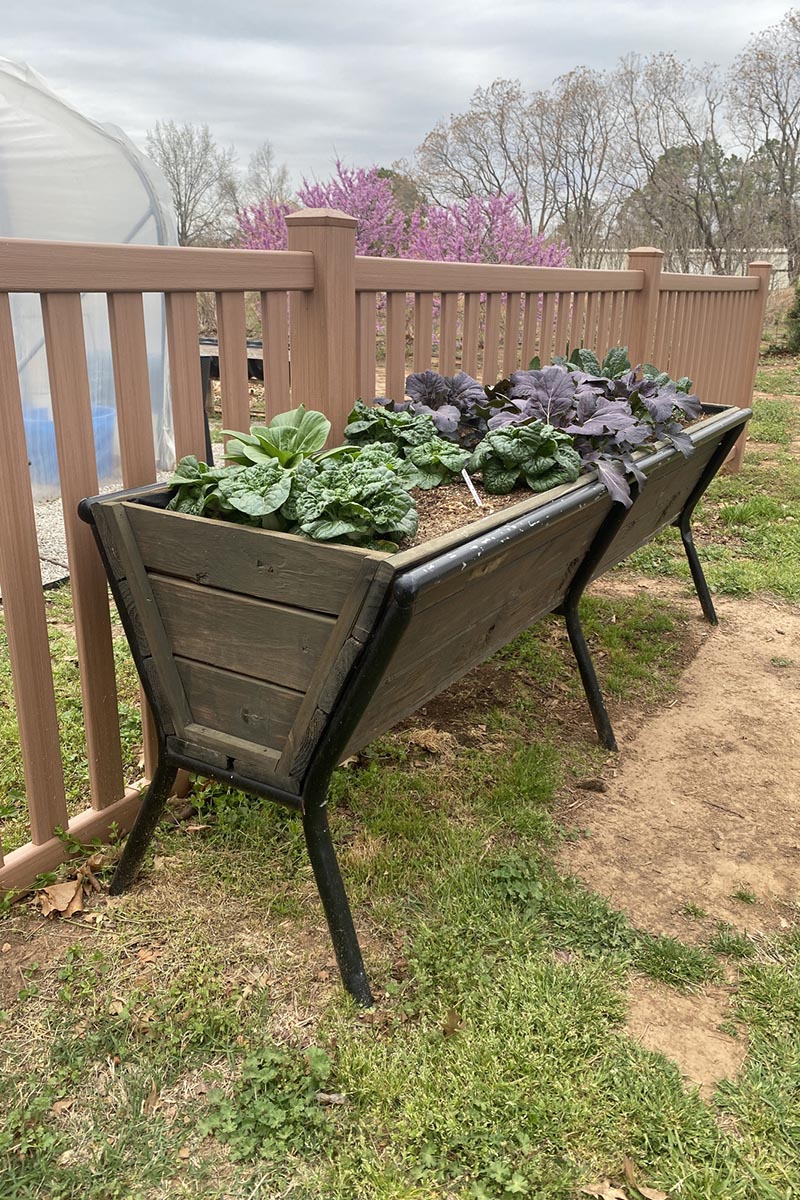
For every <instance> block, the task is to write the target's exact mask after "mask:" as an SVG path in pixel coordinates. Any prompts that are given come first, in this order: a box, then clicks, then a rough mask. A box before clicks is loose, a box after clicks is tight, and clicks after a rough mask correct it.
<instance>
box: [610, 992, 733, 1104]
mask: <svg viewBox="0 0 800 1200" xmlns="http://www.w3.org/2000/svg"><path fill="white" fill-rule="evenodd" d="M730 1000H731V997H730V993H729V991H728V990H727V989H726V988H722V987H706V988H704V989H703V991H702V992H699V993H695V994H693V995H682V994H681V993H680V992H676V991H675V990H674V989H673V988H669V987H667V986H666V985H665V984H659V983H654V982H653V981H652V980H648V979H635V980H633V982H632V983H631V985H630V987H629V990H628V1021H627V1024H628V1033H629V1034H630V1035H631V1037H632V1038H633V1039H634V1040H635V1041H637V1042H639V1043H640V1044H641V1045H642V1046H644V1047H645V1049H646V1050H655V1051H657V1052H658V1053H659V1054H664V1055H666V1057H667V1058H671V1059H672V1060H673V1062H675V1063H677V1065H678V1069H679V1070H680V1073H681V1075H682V1076H683V1078H684V1080H685V1082H686V1083H687V1084H690V1085H692V1084H693V1085H695V1086H696V1087H697V1088H699V1091H700V1095H701V1096H703V1097H704V1099H706V1100H708V1099H710V1097H711V1095H712V1093H713V1091H714V1088H715V1087H716V1085H717V1083H719V1081H720V1079H733V1078H734V1076H735V1075H736V1074H737V1072H738V1071H739V1070H740V1069H741V1067H742V1063H743V1062H744V1059H745V1055H746V1054H747V1040H746V1038H745V1037H744V1036H743V1035H742V1036H739V1037H732V1036H731V1035H730V1034H728V1033H723V1032H722V1031H721V1030H720V1029H719V1026H720V1024H721V1023H722V1022H724V1021H730V1019H731V1012H730ZM737 1028H738V1027H737Z"/></svg>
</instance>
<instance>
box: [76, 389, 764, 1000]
mask: <svg viewBox="0 0 800 1200" xmlns="http://www.w3.org/2000/svg"><path fill="white" fill-rule="evenodd" d="M749 415H750V413H749V410H741V409H738V408H736V409H730V408H728V409H718V410H714V411H709V413H708V415H707V416H706V417H705V418H704V419H703V420H702V421H701V422H699V423H697V424H696V425H694V426H693V427H692V429H691V430H690V434H691V437H692V441H693V442H694V444H695V452H694V453H693V454H692V455H691V456H690V457H688V458H684V457H683V456H682V455H681V454H679V453H678V452H677V451H675V450H673V449H672V448H665V449H659V450H656V451H654V452H652V453H648V454H646V455H644V456H642V457H641V460H640V466H641V469H642V470H643V471H644V473H645V474H646V476H647V485H646V486H645V487H644V488H643V489H642V491H641V494H640V495H639V496H638V497H637V498H636V499H635V501H634V504H633V505H632V507H631V508H630V509H627V510H626V509H623V508H622V506H621V505H618V504H613V503H612V501H611V499H610V497H609V495H608V493H607V492H606V491H605V489H604V488H603V487H602V485H601V484H599V483H598V482H597V480H596V478H595V477H594V476H593V475H587V476H582V477H581V479H579V480H578V481H576V482H575V483H573V484H568V485H565V486H562V487H559V488H555V489H553V490H552V491H550V492H546V493H544V494H542V495H538V496H528V497H526V498H525V499H523V500H522V501H520V503H519V504H516V505H514V506H512V507H510V508H506V509H504V510H503V511H501V512H499V513H495V514H493V515H492V516H489V517H487V518H485V519H483V520H481V521H478V522H475V523H474V524H472V525H469V526H465V527H463V528H461V529H458V530H455V531H454V532H452V533H448V534H445V535H443V536H442V537H439V538H436V539H434V540H432V541H428V542H424V543H423V544H421V545H419V546H415V547H414V548H413V549H411V550H406V551H400V552H399V553H395V554H385V553H380V552H376V551H368V550H361V549H358V548H350V547H346V546H342V545H338V544H332V543H322V542H312V541H309V540H306V539H304V538H300V537H297V536H295V535H292V534H284V533H276V532H272V531H268V530H261V529H255V528H249V527H245V526H239V525H233V524H230V523H226V522H221V521H215V520H209V519H206V518H201V517H192V516H187V515H184V514H180V513H174V512H168V511H166V510H165V507H164V506H165V504H166V502H167V499H168V493H167V489H166V488H164V487H158V486H156V487H151V488H144V489H140V490H138V491H130V492H121V493H116V494H115V495H112V496H106V497H104V496H100V497H96V498H94V499H93V500H88V501H84V503H83V505H82V515H83V516H84V517H85V519H86V520H88V521H90V522H91V523H92V525H93V527H94V531H95V535H96V538H97V541H98V545H99V547H100V551H101V554H102V556H103V559H104V562H105V565H106V569H107V571H108V576H109V581H110V584H111V588H112V591H113V593H114V597H115V600H116V602H117V605H118V607H119V610H120V614H121V617H122V620H123V623H124V626H125V630H126V633H127V635H128V638H129V641H130V643H131V648H132V651H133V654H134V657H135V660H136V663H137V668H138V670H139V673H140V676H141V679H142V683H143V686H144V689H145V691H146V693H147V696H148V699H149V700H150V703H151V706H152V708H153V712H154V716H155V719H156V723H157V726H158V729H159V735H160V738H161V743H162V759H163V763H164V772H163V776H162V777H160V778H159V780H158V781H154V784H153V786H152V787H151V792H153V793H155V792H159V791H163V790H164V786H166V787H167V789H168V786H169V784H170V783H171V782H172V778H173V777H174V771H175V770H176V769H177V768H178V767H180V766H184V767H187V768H188V769H190V770H193V771H198V772H201V773H205V774H208V775H211V776H213V777H215V778H218V779H223V780H226V781H228V782H231V783H234V784H236V785H238V786H241V787H242V788H244V789H245V790H252V791H256V792H260V793H264V794H268V795H270V796H273V797H274V798H275V799H278V800H281V801H282V802H284V803H287V804H290V805H292V806H294V807H296V808H298V809H300V810H301V811H302V812H303V814H304V821H305V823H306V832H307V836H308V837H309V850H310V851H311V854H312V862H314V867H315V872H316V874H317V879H318V883H320V890H321V893H322V897H323V902H324V903H325V905H326V911H327V915H328V919H329V922H330V923H331V930H332V934H333V937H334V944H335V945H336V948H337V954H338V955H339V959H340V965H341V966H342V970H343V975H344V977H345V983H346V985H347V986H348V987H349V988H350V990H351V991H352V992H353V993H354V994H355V995H357V996H358V997H359V998H360V999H362V1000H363V999H365V998H368V997H369V990H368V986H367V984H366V976H365V975H364V974H363V966H362V965H361V960H360V953H357V951H358V945H357V942H356V943H355V952H356V958H354V955H353V946H352V945H350V944H349V943H348V945H344V944H343V943H341V938H342V937H345V940H346V939H347V938H349V937H350V931H352V922H351V921H350V918H349V910H347V911H346V921H345V922H344V923H345V925H347V922H349V929H344V932H343V926H342V920H343V916H342V911H341V902H342V901H343V903H344V906H345V909H346V897H344V892H343V890H342V892H341V896H339V897H338V898H334V899H332V898H331V897H330V896H328V897H327V898H326V894H325V887H326V884H325V882H324V881H323V880H321V878H320V871H321V869H322V868H321V867H319V864H318V862H317V861H316V858H318V857H319V854H320V849H319V846H317V847H316V849H315V848H314V846H313V845H312V842H313V841H314V839H317V840H318V838H319V837H322V838H323V840H324V839H325V837H326V836H327V825H326V823H325V821H324V798H325V791H326V787H327V781H328V778H329V776H330V772H331V771H332V770H333V768H334V767H335V765H336V763H337V762H339V761H341V759H342V758H344V757H346V756H348V755H351V754H353V753H354V752H355V751H357V750H359V749H360V748H361V747H363V746H364V745H366V744H367V743H368V742H369V741H370V740H371V739H372V738H374V737H376V736H377V735H378V734H380V733H383V732H384V731H385V730H387V729H389V728H391V727H392V726H393V725H394V724H396V723H397V722H398V721H399V720H401V719H402V718H403V717H405V716H407V715H408V714H409V713H412V712H414V710H415V709H417V708H419V707H420V706H422V705H424V704H425V703H426V702H427V701H428V700H430V699H431V698H432V697H433V696H435V695H436V694H437V693H439V692H441V691H442V690H443V689H445V688H446V687H448V686H449V685H450V684H451V683H453V682H454V681H455V680H457V679H459V678H460V677H461V676H462V675H463V674H465V672H467V671H468V670H469V669H470V668H471V667H473V666H475V665H476V664H478V663H480V662H482V661H483V660H484V659H486V658H487V657H488V656H489V655H491V654H492V653H493V652H494V651H496V650H498V649H499V648H500V647H502V646H503V645H505V644H506V643H507V642H509V641H510V640H511V639H512V638H513V637H514V636H515V635H516V634H518V633H519V632H520V631H521V630H523V629H526V628H527V627H528V626H529V625H531V624H532V622H534V621H536V620H537V619H538V618H540V617H542V616H544V615H546V614H547V613H550V612H553V611H555V610H559V611H563V612H564V615H565V617H566V618H567V623H568V628H569V631H570V638H571V640H572V644H573V648H574V649H575V651H576V655H577V657H578V662H579V667H580V669H581V675H582V677H583V681H584V685H585V686H586V688H587V694H588V696H589V700H590V703H591V705H592V711H593V713H594V716H595V722H596V724H597V726H598V732H599V733H600V735H601V737H602V738H603V740H604V741H605V742H606V744H608V745H613V744H614V743H613V733H612V732H611V727H610V725H609V724H608V718H607V715H606V714H605V708H604V706H603V702H602V697H601V695H600V692H599V689H598V687H597V681H596V678H595V677H594V672H593V669H592V666H591V661H590V659H589V656H588V651H587V650H586V647H585V643H584V642H583V638H582V634H581V632H580V623H579V619H578V614H577V603H578V600H579V598H580V595H581V593H582V591H583V589H584V588H585V586H586V585H587V584H588V583H589V582H590V580H591V579H592V578H594V577H596V576H597V575H600V574H602V573H603V572H605V571H607V570H608V569H609V568H610V567H612V566H613V565H614V564H615V563H617V562H619V561H620V560H621V559H622V558H624V557H625V556H626V555H627V554H629V553H630V552H631V551H632V550H634V549H635V548H636V547H637V546H640V545H642V544H643V543H644V542H646V541H647V540H648V539H649V538H651V537H652V536H653V535H654V534H655V533H656V532H657V531H658V530H659V529H661V528H662V527H663V526H664V525H666V524H669V523H680V524H681V528H682V533H683V534H684V542H685V544H686V545H687V551H688V552H689V554H690V562H692V569H693V573H694V574H695V581H696V583H698V588H699V590H700V591H701V599H703V601H704V608H705V609H706V613H707V615H708V616H709V617H710V618H712V619H713V607H711V602H710V597H708V593H707V589H705V583H704V580H702V571H701V570H700V568H699V563H698V562H697V559H696V555H694V550H693V546H692V545H691V531H690V528H689V520H690V518H691V512H692V510H693V508H694V505H695V504H696V502H697V500H698V499H699V497H700V495H701V494H702V492H703V491H704V490H705V487H706V486H707V485H708V483H709V482H710V480H711V478H713V475H714V474H715V473H716V471H717V470H718V469H719V467H720V466H721V464H722V462H723V461H724V459H725V457H726V456H727V454H728V453H729V451H730V449H731V447H732V445H733V443H734V441H735V440H736V437H737V436H738V434H739V433H740V432H741V429H742V427H743V426H744V424H745V422H746V421H747V419H748V417H749ZM698 572H699V574H698ZM157 774H158V773H157ZM168 776H169V778H168V780H167V783H166V784H165V782H164V781H165V779H167V777H168ZM156 783H158V786H156ZM154 803H155V801H154ZM162 803H163V801H162ZM320 814H321V815H320ZM156 817H157V814H156ZM140 821H142V822H143V826H142V829H143V831H144V835H145V841H144V844H143V845H142V844H141V843H142V838H141V837H139V838H137V837H136V829H135V830H134V834H132V835H131V838H130V839H129V843H130V844H131V845H132V846H133V847H134V848H132V849H131V861H130V862H129V863H128V864H126V862H125V860H123V862H122V863H121V865H120V872H119V874H120V878H119V887H118V889H117V890H121V888H122V887H123V886H124V885H125V884H126V883H127V882H128V881H129V878H130V877H131V876H132V874H133V872H134V871H135V866H137V865H138V862H139V861H140V860H141V856H142V854H143V853H144V845H146V838H147V837H149V827H150V825H152V824H154V820H152V819H150V821H149V823H148V821H147V820H145V815H144V809H143V815H142V816H141V817H140ZM314 822H316V826H315V830H316V831H314V830H312V826H314ZM323 825H324V829H322V833H320V828H322V826H323ZM137 827H138V822H137ZM136 843H139V844H138V848H137V847H136ZM328 850H329V851H330V854H331V855H332V853H333V851H332V848H331V847H330V846H328ZM139 851H141V853H140V852H139ZM315 855H316V858H315ZM137 856H138V857H137ZM134 860H135V861H134ZM333 866H334V868H335V857H334V858H333ZM318 867H319V869H318ZM334 873H335V875H336V877H337V879H338V868H336V870H335V872H334ZM115 882H117V881H115ZM328 882H329V883H330V881H328ZM340 883H341V881H340V880H339V886H340ZM332 905H333V909H334V910H335V911H334V912H333V916H332ZM337 905H338V907H337ZM337 923H338V924H337ZM337 930H338V934H337ZM337 936H338V939H339V940H338V941H337ZM354 939H355V934H354V932H352V940H353V941H354ZM356 960H357V961H356ZM354 962H355V964H356V965H355V967H354V965H353V964H354Z"/></svg>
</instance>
